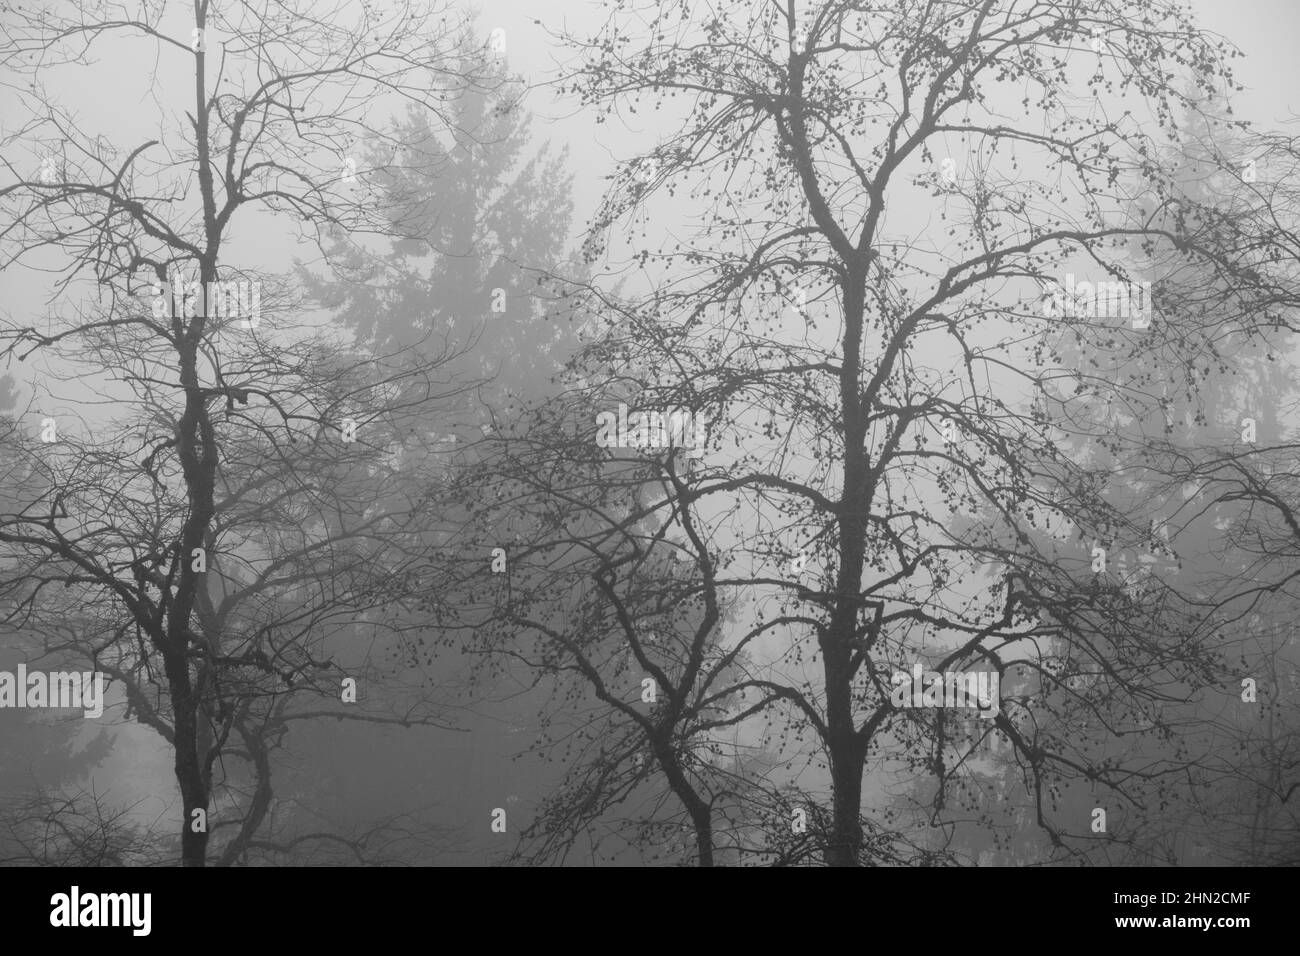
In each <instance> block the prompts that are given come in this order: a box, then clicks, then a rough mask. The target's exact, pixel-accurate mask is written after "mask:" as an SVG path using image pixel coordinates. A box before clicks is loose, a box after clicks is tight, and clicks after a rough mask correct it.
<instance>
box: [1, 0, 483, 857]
mask: <svg viewBox="0 0 1300 956" xmlns="http://www.w3.org/2000/svg"><path fill="white" fill-rule="evenodd" d="M467 37H468V34H467V33H466V32H464V30H463V21H462V18H461V17H460V16H459V15H457V14H454V13H453V12H451V11H450V9H449V8H448V7H446V6H443V5H434V6H422V5H416V4H407V3H402V4H398V5H397V6H396V7H390V8H386V10H385V12H380V11H379V10H377V9H375V8H372V7H369V6H366V7H364V8H363V9H361V10H360V11H359V12H356V13H352V14H349V11H348V9H347V8H346V7H344V6H343V5H337V6H336V7H334V8H333V9H329V10H326V9H322V8H321V7H320V6H319V5H318V4H309V3H289V4H274V5H264V6H262V7H249V6H248V5H245V4H225V3H220V2H212V0H199V2H197V3H195V4H194V7H193V16H192V18H183V17H180V16H178V15H177V14H176V11H175V9H174V7H172V6H171V5H167V6H166V8H165V7H164V4H162V3H145V4H139V5H131V6H127V5H120V4H111V3H110V4H104V5H101V7H100V8H98V9H97V11H96V12H95V13H91V12H79V13H78V14H77V15H74V16H65V15H61V14H58V13H55V12H51V11H49V10H46V9H44V8H41V9H36V10H14V11H11V12H10V16H9V23H8V29H7V32H6V37H5V40H4V41H3V45H2V46H0V63H3V65H4V67H5V68H6V69H7V70H10V71H13V72H14V73H15V74H17V75H21V76H23V77H25V78H28V79H29V80H30V82H29V84H28V85H26V86H23V87H22V88H21V90H20V92H19V94H18V95H19V100H20V104H21V106H22V107H23V108H25V109H26V110H27V112H28V115H29V116H30V121H29V122H28V123H26V124H25V125H24V126H23V127H22V128H21V129H19V130H18V131H17V132H15V133H13V134H11V135H10V136H9V137H7V140H6V148H7V151H8V150H9V149H11V148H13V147H15V146H27V147H29V148H30V147H31V146H32V145H33V144H39V149H37V150H30V149H29V156H30V160H23V161H19V160H17V159H14V158H12V157H9V158H6V160H5V162H4V165H5V167H6V169H7V171H8V173H9V176H10V182H8V183H7V184H5V185H3V186H0V199H2V200H3V203H4V217H5V223H6V225H5V228H4V232H3V237H4V243H5V245H4V249H5V254H4V259H3V267H4V268H8V269H12V268H16V267H17V266H18V265H19V264H20V263H22V262H23V261H24V260H25V259H28V258H30V257H31V256H32V255H33V254H35V253H37V252H39V251H41V250H47V249H53V250H55V251H56V252H58V253H59V254H61V255H62V256H63V260H62V264H61V274H60V276H59V278H58V281H57V282H56V283H55V287H54V292H55V295H56V296H57V297H58V305H57V307H56V308H55V309H54V313H53V315H52V316H51V317H50V318H49V320H48V324H34V323H32V322H30V321H24V320H17V321H12V320H11V321H8V322H6V323H5V326H4V329H3V333H2V334H3V338H4V340H5V350H6V353H7V354H10V355H15V356H17V357H19V358H20V359H26V358H28V357H29V356H31V355H32V354H33V353H48V354H50V355H53V356H57V357H58V358H60V359H63V360H66V361H70V362H76V361H80V362H83V363H85V365H84V366H83V368H87V367H88V368H90V369H92V370H95V371H97V372H98V374H99V375H100V376H101V377H102V378H104V379H106V380H107V384H106V388H108V389H110V390H112V389H116V390H117V393H118V394H119V395H123V396H124V400H125V402H126V403H127V408H128V413H127V414H126V415H125V416H122V417H120V418H116V419H110V420H108V421H105V420H103V419H102V418H100V417H97V416H94V415H91V416H89V418H88V420H87V421H85V423H84V431H82V432H81V433H80V434H78V432H77V429H76V427H75V426H74V425H73V424H72V423H71V422H70V421H69V420H68V419H69V418H70V417H71V416H57V415H56V416H51V418H52V422H51V426H52V428H51V429H50V430H46V431H45V432H44V435H45V437H46V438H47V439H49V438H57V441H54V442H50V441H46V442H41V441H37V440H34V439H31V440H24V441H21V442H19V443H18V444H17V445H16V446H14V448H13V457H12V458H10V459H9V461H10V462H12V466H13V468H14V469H15V473H18V472H21V474H22V478H23V481H24V483H25V484H26V485H27V486H28V487H33V486H34V488H35V493H34V494H32V495H29V496H28V497H26V498H25V499H22V500H20V501H19V503H18V504H17V505H16V506H15V507H14V508H13V509H12V510H11V511H10V512H9V513H7V514H5V515H4V516H3V517H0V542H3V543H4V544H5V545H6V546H7V547H8V548H9V549H10V551H11V553H12V554H13V555H14V558H15V560H16V561H17V562H18V564H17V566H16V567H15V569H14V570H13V571H12V572H11V573H9V574H7V576H6V577H7V580H6V585H7V586H8V587H9V588H10V589H11V593H13V594H14V595H15V596H16V597H17V599H18V600H17V608H18V609H17V610H16V611H15V612H14V614H13V615H12V616H13V617H14V618H15V619H16V620H18V621H20V622H22V623H24V624H27V625H32V626H40V627H43V628H46V629H47V633H52V634H55V635H61V636H62V637H63V639H64V640H66V642H67V643H68V644H70V645H75V646H76V647H78V648H79V649H80V650H81V651H82V653H83V654H84V655H85V656H86V657H88V658H89V659H91V660H93V661H95V662H96V663H97V665H98V666H99V667H100V668H102V669H104V670H106V671H107V672H108V673H110V674H112V675H113V676H114V677H115V678H116V679H118V680H120V681H121V682H122V684H123V686H124V689H125V691H126V694H127V703H128V712H129V714H130V715H131V716H132V717H134V718H135V719H138V720H140V721H142V722H143V723H145V724H147V725H148V726H151V727H153V728H154V729H155V730H157V731H158V732H159V733H160V734H161V735H162V736H163V738H164V739H165V740H166V741H167V743H168V744H169V745H170V746H171V747H172V748H173V750H174V753H175V773H176V780H177V783H178V785H179V788H180V793H181V800H182V812H183V820H184V823H183V832H182V839H181V860H182V862H183V863H184V864H185V865H187V866H200V865H203V864H204V862H205V860H206V859H207V857H208V835H209V832H211V828H210V827H209V826H208V825H207V815H208V814H209V812H214V813H215V812H217V811H218V810H219V809H220V808H218V807H214V806H213V799H214V786H215V783H214V776H213V775H214V768H220V767H222V766H223V764H222V761H221V758H222V756H223V755H227V754H235V753H242V755H243V756H244V757H245V758H246V760H247V763H248V765H249V766H250V767H251V768H252V777H253V779H254V781H255V782H253V783H252V784H251V785H249V786H247V787H246V788H244V796H243V798H242V799H241V798H239V797H237V796H235V795H233V794H231V795H230V798H231V800H232V801H233V802H235V803H236V804H242V805H241V806H240V807H239V809H238V810H237V811H236V813H235V818H236V822H235V823H234V824H233V825H234V826H235V829H236V831H237V835H235V836H234V837H233V838H232V839H231V840H230V841H229V842H227V843H225V844H224V848H223V859H224V860H225V861H226V862H231V861H233V860H235V859H238V858H239V857H240V856H241V854H242V852H243V849H244V847H246V846H248V845H249V841H250V839H251V836H252V833H253V832H254V831H255V830H256V827H257V825H258V823H259V821H260V820H261V819H263V817H264V816H265V814H266V812H267V806H268V801H269V791H268V787H269V779H268V774H269V767H268V766H267V763H266V759H267V755H266V750H265V744H266V742H267V741H270V740H274V739H275V732H276V731H277V728H278V727H279V726H280V725H281V724H282V723H283V722H284V721H287V720H289V719H294V718H305V717H308V716H311V715H315V714H320V713H322V712H327V713H331V714H335V713H336V712H337V710H338V706H337V705H338V704H340V703H341V701H340V692H339V683H338V677H339V675H338V673H337V668H336V665H333V664H332V662H331V660H330V658H329V656H328V654H325V653H323V652H322V649H323V648H324V647H325V645H326V643H327V642H328V641H329V640H331V639H332V638H334V637H336V636H337V633H339V632H340V631H342V630H346V628H347V627H349V626H351V623H350V622H349V621H347V618H346V615H347V614H350V613H354V612H355V611H357V610H358V609H361V610H364V609H365V608H366V607H369V606H371V605H372V604H373V603H374V602H376V601H381V600H384V599H385V597H384V594H383V588H382V582H383V581H385V580H387V579H388V578H389V577H390V576H391V575H394V574H397V575H399V576H400V566H401V564H402V560H403V559H402V557H401V554H400V546H395V545H394V542H396V541H398V540H399V539H398V536H397V534H396V532H397V526H398V525H400V522H401V519H402V514H403V509H404V508H405V509H406V511H408V512H409V507H410V500H409V496H407V500H406V502H405V505H403V504H402V502H401V499H402V497H403V495H404V492H402V490H401V488H397V487H386V484H385V482H386V480H387V482H388V486H391V485H392V474H393V471H392V469H391V468H387V469H386V468H385V465H384V463H383V461H382V458H381V457H380V456H381V455H382V453H383V452H385V451H391V448H389V447H387V446H388V444H389V440H390V439H391V438H392V434H393V432H392V429H391V424H392V423H393V422H394V421H395V420H396V416H397V415H398V412H399V411H400V410H401V409H402V408H408V407H409V406H410V405H411V403H413V402H421V401H422V402H428V401H433V400H437V399H438V398H439V396H444V397H446V396H449V395H451V394H454V393H455V392H456V391H458V389H457V388H456V387H455V386H452V385H451V384H449V383H448V382H447V381H445V380H440V379H439V377H438V376H437V374H436V369H437V367H438V364H439V362H438V360H437V359H436V358H418V359H416V360H412V359H410V358H409V357H408V358H406V359H403V357H402V356H401V355H391V356H387V357H381V361H380V363H379V365H378V366H377V367H376V366H375V365H374V364H373V363H372V362H370V361H368V358H369V357H365V356H361V355H355V354H353V355H348V354H346V353H345V352H343V351H342V349H341V345H340V343H338V342H331V341H330V337H329V335H328V334H327V332H326V330H324V329H322V328H321V327H320V324H319V323H316V324H314V325H313V323H311V322H310V321H303V320H293V321H289V320H288V319H287V316H288V314H289V312H290V311H291V310H292V309H294V308H297V307H299V306H300V305H301V303H299V302H296V301H294V299H295V296H293V295H292V294H291V290H290V289H289V288H287V287H286V286H285V284H283V283H277V282H275V281H274V279H273V276H272V275H271V274H270V273H269V272H268V271H267V270H265V269H259V268H257V265H256V263H254V262H252V261H250V260H249V259H248V257H247V256H244V257H243V259H242V261H241V255H240V251H241V250H240V246H239V244H238V242H237V241H236V240H235V238H234V237H235V229H236V227H237V226H240V227H241V228H254V227H256V226H257V224H259V223H262V224H265V223H268V222H269V223H283V224H284V225H285V226H290V227H292V226H296V227H298V229H299V230H300V233H301V234H302V235H304V236H305V237H306V238H308V239H310V240H313V241H324V240H325V238H326V237H327V236H328V235H329V234H330V233H331V232H332V231H336V230H347V231H349V232H351V233H353V234H358V233H364V232H366V231H368V230H373V231H379V232H383V231H384V230H386V229H387V228H389V227H390V224H391V223H390V220H388V219H387V218H386V217H385V216H384V214H383V213H384V210H383V209H382V208H381V205H382V204H381V203H379V202H378V199H377V196H378V194H377V193H374V194H372V191H371V190H369V189H368V187H367V174H368V173H369V172H370V170H367V169H365V168H358V167H357V157H359V156H360V155H361V153H360V150H359V149H358V147H357V146H356V144H357V143H358V142H360V141H364V142H365V143H367V144H369V145H373V144H375V143H376V142H381V141H388V138H390V137H391V135H392V131H391V128H390V127H388V126H386V125H385V124H384V123H383V122H382V117H383V115H384V113H385V110H389V111H391V110H394V109H400V108H402V107H403V106H404V105H414V106H416V107H418V108H419V109H422V110H425V111H428V112H429V113H430V114H432V115H433V116H435V117H438V118H439V119H441V120H445V119H446V117H447V116H448V112H447V104H448V103H449V102H450V101H451V100H452V99H453V98H455V97H456V96H458V95H460V94H461V93H462V92H463V91H464V90H465V89H466V88H469V87H472V86H475V85H478V84H481V83H486V82H490V81H491V77H492V76H493V75H494V71H493V70H492V69H490V68H489V67H487V66H484V68H483V69H482V71H481V73H475V72H474V69H473V67H472V64H473V63H475V62H477V61H476V60H475V58H474V56H473V51H472V50H470V49H467V48H466V45H467V43H468V40H467ZM109 44H120V45H121V46H119V47H115V49H124V48H129V49H134V50H136V51H139V52H141V53H143V54H144V58H146V59H150V60H155V61H156V63H157V66H156V68H155V71H154V73H153V75H152V79H153V80H154V88H155V90H157V91H159V101H158V102H157V106H158V110H157V116H158V124H159V131H158V133H157V134H156V135H155V136H154V137H153V138H152V139H148V140H145V141H143V142H140V143H138V144H136V145H133V146H130V147H125V148H119V147H116V146H114V145H113V144H112V142H111V140H110V138H109V137H108V136H107V135H103V134H100V133H98V132H97V131H91V130H88V129H86V128H84V126H82V125H80V124H78V123H77V122H76V121H74V119H73V117H72V115H71V114H70V113H69V112H68V111H66V110H64V109H62V108H61V107H59V106H58V105H57V104H56V103H55V102H54V99H53V97H51V96H50V95H49V94H48V93H47V91H46V88H45V86H44V81H45V77H46V76H49V75H51V74H50V73H49V72H48V71H57V69H58V68H59V67H61V66H65V65H75V66H78V67H79V68H82V69H84V68H85V66H86V65H87V64H89V63H90V62H91V60H90V57H91V56H92V55H93V54H94V53H95V52H96V51H98V50H99V49H100V48H101V47H106V46H108V45H109ZM132 45H134V46H132ZM467 64H471V66H470V67H469V68H468V71H467ZM83 76H84V75H83ZM176 77H180V78H181V79H182V83H181V85H180V86H179V87H178V86H176V85H175V84H174V83H172V82H171V81H172V80H173V78H176ZM178 89H179V90H183V91H187V92H184V93H183V94H180V96H181V99H180V101H179V102H178V103H175V104H173V103H168V102H163V101H162V99H163V98H164V97H165V95H166V94H170V93H172V92H174V91H176V90H178ZM185 100H188V105H186V104H185V102H184V101H185ZM173 108H177V109H179V110H181V111H183V114H184V116H185V118H186V122H184V123H181V124H173V123H172V122H171V120H170V117H171V116H172V115H174V114H173V113H172V109H173ZM394 145H401V144H398V143H394ZM402 162H404V159H403V158H401V157H400V156H398V157H396V158H395V159H394V160H393V165H394V166H400V165H401V164H402ZM87 280H89V282H90V283H91V284H90V286H89V289H90V291H93V292H94V293H95V295H94V297H91V296H89V295H83V296H82V297H80V298H78V296H77V293H79V292H85V291H87V286H86V282H87ZM231 293H234V295H233V296H232V295H231ZM232 298H233V301H232ZM443 361H446V356H445V355H444V357H443ZM66 368H67V366H64V367H63V368H61V369H56V371H55V373H54V374H58V372H59V371H65V370H66ZM47 381H48V380H47ZM412 382H415V383H416V385H417V386H418V387H412V386H411V383H412ZM398 385H401V386H402V387H401V388H398V387H397V386H398ZM47 390H48V389H47ZM395 396H400V398H397V397H395ZM386 423H387V424H388V426H389V429H388V430H387V431H386V430H385V427H386ZM60 429H61V430H60ZM354 439H355V441H354ZM386 473H387V475H388V479H385V474H386ZM31 476H35V478H34V479H33V478H32V477H31ZM376 496H377V497H376ZM385 496H387V502H388V504H390V505H391V507H387V508H376V507H374V502H375V501H376V500H381V501H382V500H384V499H385ZM210 568H216V569H218V573H217V574H216V575H214V574H212V573H211V571H210ZM216 579H220V580H219V581H218V580H216ZM56 586H57V587H59V588H60V589H62V590H61V591H60V592H59V596H58V597H55V587H56ZM74 607H75V608H76V609H77V610H78V611H79V613H77V614H76V615H75V616H65V617H63V618H62V620H61V621H60V619H59V618H60V616H61V615H63V614H65V613H68V612H70V611H71V610H72V609H73V608H74ZM61 625H62V628H61ZM331 629H333V631H331ZM332 667H334V668H335V669H334V671H333V672H331V668H332ZM327 676H328V678H329V680H328V690H329V694H330V696H331V697H332V698H333V700H334V701H335V702H336V706H334V707H320V706H315V707H303V706H301V704H300V703H299V704H297V705H290V704H289V703H287V701H288V700H289V699H290V698H291V697H294V696H295V695H287V696H286V694H285V693H284V691H285V689H286V688H287V687H295V688H303V687H308V688H314V689H315V691H316V692H317V694H320V693H322V692H323V685H322V683H321V682H322V681H325V680H326V678H327ZM409 716H410V715H406V716H403V715H397V718H396V719H407V717H409ZM373 719H381V718H380V717H379V716H378V715H376V716H374V718H373ZM214 822H217V821H215V820H214Z"/></svg>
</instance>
